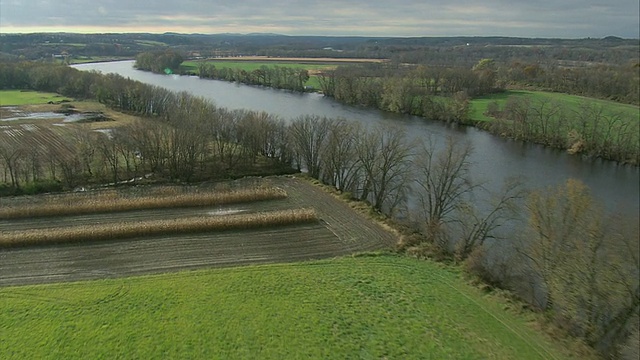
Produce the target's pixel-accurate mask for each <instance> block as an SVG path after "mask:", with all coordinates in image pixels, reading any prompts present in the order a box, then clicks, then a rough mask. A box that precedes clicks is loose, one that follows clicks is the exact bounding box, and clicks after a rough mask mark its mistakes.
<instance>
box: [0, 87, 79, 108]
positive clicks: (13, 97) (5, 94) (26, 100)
mask: <svg viewBox="0 0 640 360" xmlns="http://www.w3.org/2000/svg"><path fill="white" fill-rule="evenodd" d="M61 100H70V99H69V98H66V97H64V96H62V95H59V94H54V93H45V92H38V91H22V90H0V106H9V105H30V104H46V103H48V102H49V101H54V102H55V101H61Z"/></svg>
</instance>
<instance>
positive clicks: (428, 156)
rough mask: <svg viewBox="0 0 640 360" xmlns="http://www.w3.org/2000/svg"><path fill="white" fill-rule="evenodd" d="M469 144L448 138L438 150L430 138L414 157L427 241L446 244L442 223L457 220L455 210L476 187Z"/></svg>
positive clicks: (444, 247)
mask: <svg viewBox="0 0 640 360" xmlns="http://www.w3.org/2000/svg"><path fill="white" fill-rule="evenodd" d="M471 151H472V149H471V146H470V145H469V144H468V143H466V144H459V143H457V142H456V141H454V140H453V139H451V138H449V139H447V141H446V143H445V147H444V149H442V150H440V151H438V150H436V148H435V144H433V142H431V143H430V144H427V145H425V146H423V148H422V150H421V152H420V154H419V155H418V158H417V160H416V172H417V175H416V176H417V178H416V185H417V186H416V187H417V198H418V202H419V209H418V211H419V212H420V214H419V216H420V221H421V222H422V224H423V228H424V229H423V231H424V233H425V236H426V237H427V240H428V241H431V242H434V243H436V245H438V246H439V247H441V249H442V250H446V249H447V248H448V240H447V239H446V238H445V237H444V236H443V235H445V229H444V227H445V225H446V224H448V223H451V222H453V221H456V217H455V216H454V215H455V213H456V211H458V210H460V209H462V208H463V207H465V206H466V205H465V204H466V202H467V200H468V197H469V196H470V195H471V194H472V192H473V190H474V189H475V188H476V187H477V185H476V184H474V183H473V182H472V181H471V177H470V166H471V163H470V161H469V156H470V155H471Z"/></svg>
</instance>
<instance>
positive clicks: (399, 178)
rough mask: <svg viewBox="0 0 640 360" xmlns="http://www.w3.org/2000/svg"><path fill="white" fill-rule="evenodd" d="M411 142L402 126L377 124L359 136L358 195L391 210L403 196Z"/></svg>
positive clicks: (405, 189) (405, 190)
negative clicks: (360, 173)
mask: <svg viewBox="0 0 640 360" xmlns="http://www.w3.org/2000/svg"><path fill="white" fill-rule="evenodd" d="M412 148H413V146H412V144H411V143H410V142H409V141H408V140H407V134H406V132H405V131H404V130H402V129H400V128H397V127H388V126H379V127H377V128H375V129H373V131H370V132H368V133H366V134H365V135H363V136H361V137H360V139H359V140H358V142H357V146H356V151H357V154H358V160H359V162H360V164H361V166H362V171H363V178H362V189H361V192H360V198H361V199H362V200H368V201H371V204H372V206H373V208H374V209H376V210H378V211H383V212H385V213H393V212H394V210H396V209H397V208H398V206H399V205H401V203H402V202H403V201H404V200H405V198H406V195H407V193H408V187H409V183H410V180H409V179H410V175H411V157H412V151H411V150H412Z"/></svg>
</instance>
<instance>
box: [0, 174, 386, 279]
mask: <svg viewBox="0 0 640 360" xmlns="http://www.w3.org/2000/svg"><path fill="white" fill-rule="evenodd" d="M261 181H263V182H265V183H267V184H270V185H275V186H279V187H282V188H283V189H285V190H286V191H287V193H288V195H289V196H288V198H287V199H284V200H277V201H266V202H256V203H252V204H240V205H237V206H227V207H225V209H221V208H198V209H193V208H192V209H179V210H171V209H170V210H149V211H136V212H127V213H114V214H106V215H105V214H102V215H86V216H75V217H61V218H42V219H24V220H12V221H2V222H0V229H2V230H19V229H27V228H36V227H43V226H46V227H56V226H69V225H71V224H74V225H78V224H83V223H84V224H91V223H96V222H113V223H117V222H119V221H122V220H123V219H127V221H131V220H132V219H145V218H146V219H156V218H161V217H169V216H171V217H174V218H175V217H180V216H191V215H193V213H194V212H204V213H210V214H212V216H219V215H213V214H216V213H218V211H220V210H246V211H260V210H272V209H279V208H300V207H313V208H314V209H315V210H316V212H317V213H318V217H319V219H320V221H319V222H318V223H315V224H304V225H295V226H287V227H274V228H269V229H261V230H243V231H234V232H217V233H209V234H197V235H185V236H175V235H172V236H160V237H153V238H141V239H133V240H126V241H125V240H122V241H109V242H95V243H85V244H73V245H52V246H38V247H28V248H12V249H2V250H0V286H11V285H25V284H40V283H51V282H59V281H77V280H88V279H101V278H111V277H121V276H131V275H140V274H152V273H161V272H167V271H178V270H187V269H197V268H203V267H222V266H240V265H247V264H261V263H274V262H294V261H303V260H310V259H321V258H330V257H335V256H342V255H348V254H353V253H357V252H364V251H371V250H377V249H384V248H389V247H391V246H393V244H394V243H395V241H396V238H395V235H394V234H392V233H391V232H389V231H387V230H385V229H383V228H382V227H381V226H379V225H378V224H376V223H374V222H373V221H371V220H369V219H367V218H366V217H365V216H363V215H361V214H360V213H358V212H356V211H355V210H353V209H352V208H351V207H349V205H348V204H346V203H345V202H343V201H341V200H339V199H337V198H336V197H334V196H333V195H331V194H329V193H328V192H326V191H325V190H323V189H321V188H319V187H317V186H314V185H312V184H310V183H308V182H306V181H304V180H301V179H296V178H293V177H275V178H269V179H263V180H261Z"/></svg>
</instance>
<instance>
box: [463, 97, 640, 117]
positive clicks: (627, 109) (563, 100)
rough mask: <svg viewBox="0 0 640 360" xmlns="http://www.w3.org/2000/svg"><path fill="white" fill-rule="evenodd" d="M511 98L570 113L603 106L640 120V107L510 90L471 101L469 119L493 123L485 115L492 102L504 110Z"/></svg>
mask: <svg viewBox="0 0 640 360" xmlns="http://www.w3.org/2000/svg"><path fill="white" fill-rule="evenodd" d="M510 97H518V98H528V99H529V100H531V102H532V103H535V102H541V101H548V102H556V103H558V104H560V105H563V106H565V107H566V108H567V109H568V110H570V111H575V112H578V111H580V107H581V106H582V105H583V104H585V103H586V102H588V103H589V104H592V105H599V106H602V107H603V109H604V111H605V113H607V114H620V116H621V117H623V118H629V119H635V120H640V107H638V106H635V105H628V104H622V103H618V102H615V101H608V100H600V99H593V98H587V97H583V96H577V95H569V94H562V93H553V92H545V91H526V90H509V91H505V92H502V93H497V94H492V95H488V96H482V97H479V98H476V99H473V100H471V109H470V112H469V118H470V119H471V120H474V121H492V120H493V118H492V117H490V116H487V115H485V113H486V112H487V107H488V106H489V104H490V103H492V102H494V101H495V102H497V103H498V105H499V106H500V108H501V109H502V108H504V105H505V104H506V103H507V100H508V99H509V98H510Z"/></svg>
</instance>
